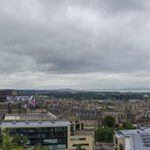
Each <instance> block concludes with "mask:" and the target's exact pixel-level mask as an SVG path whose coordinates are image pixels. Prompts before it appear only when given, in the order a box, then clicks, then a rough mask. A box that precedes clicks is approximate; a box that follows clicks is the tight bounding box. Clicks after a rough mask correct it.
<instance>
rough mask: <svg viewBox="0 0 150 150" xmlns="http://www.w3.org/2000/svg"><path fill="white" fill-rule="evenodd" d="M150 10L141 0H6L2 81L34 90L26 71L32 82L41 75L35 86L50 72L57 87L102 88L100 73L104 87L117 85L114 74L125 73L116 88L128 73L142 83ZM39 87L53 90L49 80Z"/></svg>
mask: <svg viewBox="0 0 150 150" xmlns="http://www.w3.org/2000/svg"><path fill="white" fill-rule="evenodd" d="M149 8H150V2H148V1H141V0H132V1H130V0H126V1H118V0H92V1H91V0H82V1H78V0H62V1H58V0H51V1H49V0H44V1H42V0H26V1H24V0H14V1H10V0H2V1H1V2H0V33H1V34H0V73H1V74H2V76H1V78H0V79H2V80H3V78H4V76H6V75H7V77H8V80H9V79H11V82H10V83H11V84H9V82H6V83H4V84H3V86H4V87H8V85H9V86H10V87H13V86H14V87H29V88H30V84H29V83H28V82H27V81H26V80H25V79H22V78H21V75H20V74H26V73H28V74H27V76H26V78H27V80H29V81H30V80H32V78H30V77H31V76H32V75H33V74H34V76H35V73H37V75H36V78H34V79H33V80H34V82H33V84H35V81H36V80H38V81H39V79H40V78H41V76H43V74H45V77H46V79H47V80H48V81H49V82H47V83H51V82H52V83H54V82H53V81H55V82H56V85H55V84H53V85H52V86H54V87H63V86H64V87H72V86H71V85H74V86H73V87H76V88H78V87H83V88H85V87H87V86H89V87H90V86H91V87H92V88H99V86H101V85H100V83H99V82H98V80H96V79H95V78H96V77H97V76H101V79H102V80H101V79H100V82H101V83H102V82H103V87H105V88H109V87H111V88H113V85H114V83H115V82H116V79H114V78H112V76H111V75H114V74H115V75H117V74H119V77H120V81H118V86H117V87H116V88H120V87H121V86H120V85H119V83H120V84H121V83H122V81H121V79H123V77H125V78H126V79H125V80H126V81H128V82H130V83H132V82H131V81H133V83H134V85H135V87H136V86H138V85H139V84H138V83H137V84H136V81H134V80H135V79H136V77H135V76H137V75H138V74H139V76H138V78H140V80H141V81H143V80H142V77H144V75H143V76H142V75H141V72H142V73H143V72H144V74H149V73H150V69H149V67H150V52H149V47H150V44H149V43H150V42H149V34H150V30H149V29H150V21H149V15H150V12H149ZM41 73H42V75H41ZM86 73H87V74H92V76H91V75H90V77H91V78H92V79H93V80H91V81H88V82H87V83H86V82H83V81H81V80H82V79H86V78H84V77H85V76H86ZM18 74H19V76H18ZM122 74H126V75H125V76H124V75H122ZM3 75H4V76H3ZM11 75H14V76H15V77H16V78H15V77H14V78H13V79H12V76H11ZM53 75H55V76H56V80H55V77H53V78H51V76H53ZM62 75H63V78H62V80H61V81H60V80H58V77H59V76H60V77H62ZM72 75H73V76H72ZM103 75H104V76H106V75H107V76H108V78H107V79H104V78H103V77H102V76H103ZM109 75H110V76H109ZM75 76H76V77H75ZM133 76H134V77H135V78H133ZM17 77H18V78H17ZM79 77H80V78H79ZM67 78H68V81H66V80H67ZM17 79H18V80H19V81H17V82H16V80H17ZM129 79H130V81H129ZM23 80H24V81H25V82H23ZM57 81H59V82H57ZM64 81H66V82H64ZM86 81H87V80H86ZM107 81H108V82H107ZM19 82H21V83H22V84H21V83H19ZM68 82H69V83H68ZM128 82H125V83H128ZM27 83H28V84H27ZM30 83H31V81H30ZM59 83H60V84H59ZM74 83H76V84H74ZM96 83H97V84H96ZM125 83H124V84H123V85H122V87H128V86H129V87H131V84H129V83H128V84H125ZM140 83H142V82H140ZM145 83H146V81H143V85H144V84H145ZM16 84H17V85H19V86H16ZM35 85H36V86H33V87H34V88H38V87H39V86H40V85H41V86H42V87H43V88H44V87H46V88H51V87H50V86H48V85H47V84H46V83H45V82H44V81H43V83H42V82H40V81H39V84H37V83H36V84H35Z"/></svg>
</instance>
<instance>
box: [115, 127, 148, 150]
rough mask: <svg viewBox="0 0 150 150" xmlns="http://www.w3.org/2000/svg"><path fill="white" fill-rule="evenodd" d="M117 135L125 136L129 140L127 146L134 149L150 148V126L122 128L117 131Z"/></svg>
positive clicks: (143, 149) (144, 149) (146, 149)
mask: <svg viewBox="0 0 150 150" xmlns="http://www.w3.org/2000/svg"><path fill="white" fill-rule="evenodd" d="M116 137H118V138H125V139H126V141H128V144H127V145H126V147H130V148H131V149H133V150H150V128H146V129H144V128H142V129H134V130H120V131H117V132H116Z"/></svg>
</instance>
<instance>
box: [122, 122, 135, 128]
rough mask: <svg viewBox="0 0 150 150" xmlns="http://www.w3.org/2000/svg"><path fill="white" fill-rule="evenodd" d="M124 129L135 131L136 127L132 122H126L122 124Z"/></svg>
mask: <svg viewBox="0 0 150 150" xmlns="http://www.w3.org/2000/svg"><path fill="white" fill-rule="evenodd" d="M122 128H123V129H134V128H135V127H134V126H133V124H132V123H131V122H130V121H126V122H124V123H123V124H122Z"/></svg>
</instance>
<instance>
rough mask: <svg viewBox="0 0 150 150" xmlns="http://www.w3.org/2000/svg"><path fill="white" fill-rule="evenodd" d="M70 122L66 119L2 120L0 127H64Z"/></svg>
mask: <svg viewBox="0 0 150 150" xmlns="http://www.w3.org/2000/svg"><path fill="white" fill-rule="evenodd" d="M66 126H70V122H69V121H66V120H50V121H3V122H0V128H21V127H23V128H28V127H30V128H31V127H34V128H35V127H66Z"/></svg>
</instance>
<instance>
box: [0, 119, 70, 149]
mask: <svg viewBox="0 0 150 150" xmlns="http://www.w3.org/2000/svg"><path fill="white" fill-rule="evenodd" d="M0 128H1V130H2V129H4V128H6V129H9V134H10V135H12V136H14V135H16V134H19V135H20V136H21V137H23V136H26V137H27V139H28V142H27V145H28V146H34V145H36V144H40V145H42V146H47V147H48V149H49V150H67V149H68V145H69V135H70V122H69V121H59V120H57V121H56V120H51V121H18V122H16V121H7V122H6V121H5V122H1V123H0Z"/></svg>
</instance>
